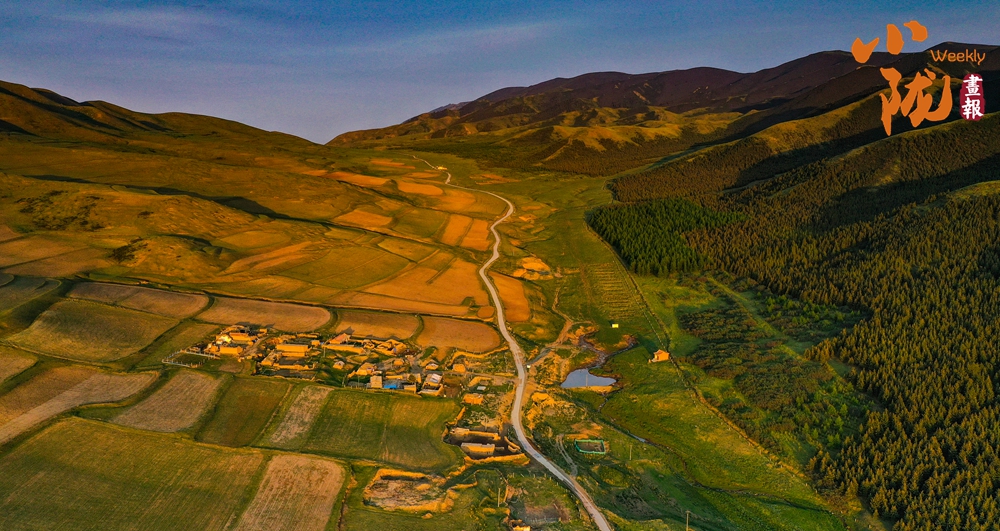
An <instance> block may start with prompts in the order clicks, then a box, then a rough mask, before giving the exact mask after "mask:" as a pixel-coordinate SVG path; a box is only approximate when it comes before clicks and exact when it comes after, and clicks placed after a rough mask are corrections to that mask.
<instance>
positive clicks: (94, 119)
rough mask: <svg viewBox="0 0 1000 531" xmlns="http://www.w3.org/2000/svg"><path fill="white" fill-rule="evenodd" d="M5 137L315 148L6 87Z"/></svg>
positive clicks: (188, 118) (209, 121)
mask: <svg viewBox="0 0 1000 531" xmlns="http://www.w3.org/2000/svg"><path fill="white" fill-rule="evenodd" d="M0 133H11V134H21V135H26V136H29V137H38V138H48V139H59V140H81V141H91V142H101V143H108V144H124V143H127V139H129V138H132V137H135V136H136V135H139V136H142V135H144V134H156V135H166V136H171V135H172V136H177V135H204V136H210V137H213V138H216V139H228V140H229V141H232V142H243V141H249V140H251V139H253V138H259V137H260V136H261V135H265V136H268V137H270V138H271V139H272V141H277V142H279V143H286V142H292V143H296V144H303V145H306V144H311V142H309V141H307V140H304V139H301V138H298V137H294V136H292V135H287V134H285V133H277V132H268V131H263V130H260V129H257V128H255V127H250V126H248V125H244V124H241V123H239V122H234V121H230V120H224V119H222V118H214V117H211V116H201V115H195V114H186V113H176V112H172V113H164V114H146V113H140V112H136V111H131V110H129V109H126V108H124V107H119V106H117V105H113V104H111V103H107V102H103V101H86V102H78V101H74V100H72V99H70V98H67V97H65V96H62V95H60V94H56V93H55V92H52V91H51V90H47V89H40V88H29V87H26V86H24V85H18V84H16V83H8V82H4V81H0Z"/></svg>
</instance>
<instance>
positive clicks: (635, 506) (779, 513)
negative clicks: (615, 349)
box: [533, 348, 843, 530]
mask: <svg viewBox="0 0 1000 531" xmlns="http://www.w3.org/2000/svg"><path fill="white" fill-rule="evenodd" d="M647 359H648V353H647V352H646V351H645V350H644V349H641V348H639V349H634V350H632V351H629V352H627V353H624V354H620V355H619V356H616V357H615V358H614V359H613V360H612V361H611V362H610V363H609V364H608V366H609V368H610V369H611V370H613V371H614V372H615V374H616V375H617V376H619V377H620V378H621V379H622V381H623V382H624V385H623V387H622V389H621V390H619V391H617V392H615V393H614V394H612V395H610V396H609V397H606V398H605V397H601V396H600V395H598V394H596V393H594V392H590V391H574V392H572V393H570V394H569V395H568V398H569V400H570V402H569V404H573V406H572V407H568V408H567V407H565V406H564V407H557V408H555V410H554V412H552V414H550V415H546V416H545V417H544V420H543V421H541V422H540V423H539V424H537V425H536V426H535V427H534V428H533V434H534V437H535V439H536V440H537V441H539V443H540V444H541V445H542V448H543V449H545V450H546V452H547V453H548V454H549V455H553V456H557V455H560V454H565V455H566V456H567V457H569V459H571V462H572V465H573V466H574V467H576V469H577V470H578V471H579V476H578V480H579V481H580V482H581V483H582V484H583V485H585V486H586V487H587V488H588V490H589V491H590V492H592V493H594V495H595V497H596V498H597V501H598V502H599V503H600V504H601V505H602V506H604V507H607V508H608V509H610V510H611V511H613V512H614V513H615V514H616V515H617V518H616V521H617V522H618V523H619V525H620V526H621V527H622V528H623V529H655V528H662V529H683V521H684V517H685V514H686V511H691V512H692V525H694V526H695V528H696V529H719V530H723V529H760V530H765V529H788V530H792V529H826V530H839V529H843V525H842V524H841V523H840V519H839V517H838V516H836V515H835V514H834V513H832V512H831V511H830V510H829V509H828V508H827V506H826V504H825V502H824V501H823V500H822V499H821V498H820V497H819V496H818V495H817V494H816V492H815V491H814V490H813V489H812V488H811V487H810V486H809V484H808V481H807V480H805V479H804V478H803V477H801V476H800V475H798V474H796V473H795V472H793V471H791V470H789V469H787V468H785V467H783V466H781V465H780V464H779V463H778V462H777V461H776V460H775V459H774V458H772V457H771V456H769V455H768V454H767V453H766V452H764V451H763V450H762V449H761V448H759V446H758V445H756V444H755V443H753V442H750V441H748V440H747V439H745V438H744V436H743V435H742V434H741V433H739V432H738V431H737V430H735V429H733V428H732V427H731V426H730V425H729V424H727V423H726V421H725V420H723V419H722V418H721V417H720V416H717V415H716V414H714V413H713V412H712V411H711V410H710V409H708V408H706V407H705V405H704V404H703V403H701V402H700V401H699V400H698V399H697V398H696V397H695V395H694V394H692V393H691V391H690V390H689V389H688V388H687V386H686V385H685V383H684V381H683V380H682V379H681V377H680V375H679V374H678V372H677V371H676V369H675V368H674V367H673V366H672V364H670V363H658V364H649V363H647ZM581 429H584V430H587V433H588V434H589V435H590V436H595V435H596V436H598V437H600V438H602V439H604V440H605V441H606V445H607V447H608V454H606V455H604V456H591V455H584V454H581V453H579V452H577V451H576V450H575V448H574V446H573V444H572V443H571V442H570V441H569V440H568V439H567V440H563V441H562V444H563V450H559V448H558V445H559V444H560V443H559V440H558V439H557V438H556V436H557V435H559V434H564V435H574V434H579V433H581V432H580V431H579V430H581ZM629 434H631V435H629ZM577 436H579V435H577ZM637 437H638V438H642V439H644V441H643V440H640V439H638V438H637ZM557 462H559V464H560V465H564V466H565V465H568V464H569V463H567V462H566V460H565V458H563V459H559V458H557Z"/></svg>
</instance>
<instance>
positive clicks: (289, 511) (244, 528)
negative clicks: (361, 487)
mask: <svg viewBox="0 0 1000 531" xmlns="http://www.w3.org/2000/svg"><path fill="white" fill-rule="evenodd" d="M343 482H344V469H343V468H341V467H340V465H338V464H337V463H334V462H333V461H328V460H326V459H317V458H315V457H306V456H304V455H278V456H275V457H274V459H271V462H270V463H268V465H267V472H266V473H265V475H264V479H263V480H262V481H261V484H260V488H259V489H257V494H256V495H255V496H254V498H253V501H252V502H250V506H249V507H247V510H246V511H245V512H244V513H243V516H242V517H240V521H239V524H237V526H236V528H235V531H285V530H287V531H299V530H301V531H323V529H325V528H326V524H327V522H328V521H329V520H330V511H331V510H332V509H333V504H334V503H335V502H336V501H337V494H338V493H340V486H341V485H342V484H343Z"/></svg>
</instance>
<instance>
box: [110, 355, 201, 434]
mask: <svg viewBox="0 0 1000 531" xmlns="http://www.w3.org/2000/svg"><path fill="white" fill-rule="evenodd" d="M220 382H221V380H219V379H218V378H212V377H211V376H208V375H207V374H204V373H199V372H194V371H186V370H185V371H181V372H179V373H177V374H176V375H174V377H173V378H171V379H170V381H169V382H167V383H166V385H164V386H163V387H161V388H159V389H157V390H156V392H155V393H153V394H152V395H151V396H150V397H149V398H147V399H145V400H143V401H142V402H139V403H138V404H136V405H134V406H132V407H131V408H129V409H128V410H127V411H125V412H124V413H122V414H121V415H118V416H117V417H115V418H114V420H113V422H115V423H116V424H121V425H122V426H129V427H132V428H139V429H141V430H151V431H161V432H174V431H180V430H183V429H185V428H189V427H191V426H192V425H193V424H194V423H195V422H196V421H197V420H198V418H199V417H201V415H202V414H203V413H204V412H205V410H206V409H207V408H208V406H209V404H210V403H211V401H212V397H213V396H215V391H216V389H218V388H219V383H220Z"/></svg>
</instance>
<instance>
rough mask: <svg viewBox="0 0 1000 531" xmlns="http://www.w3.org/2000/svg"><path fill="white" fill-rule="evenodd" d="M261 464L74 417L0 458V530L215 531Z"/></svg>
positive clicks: (246, 455)
mask: <svg viewBox="0 0 1000 531" xmlns="http://www.w3.org/2000/svg"><path fill="white" fill-rule="evenodd" d="M262 462H263V456H262V455H261V454H260V453H259V452H256V451H249V450H232V449H223V448H218V447H212V446H207V445H202V444H197V443H194V442H190V441H185V440H182V439H177V438H176V437H170V436H164V435H161V434H157V433H149V432H137V431H133V430H128V429H125V428H121V427H118V426H114V425H111V424H105V423H101V422H94V421H87V420H82V419H77V418H70V419H66V420H63V421H61V422H59V423H57V424H55V425H53V426H51V427H49V428H48V429H46V430H45V431H43V432H41V433H40V434H38V435H36V436H34V437H32V438H31V439H29V440H27V441H26V442H24V443H23V444H21V445H19V446H18V447H17V448H15V449H14V450H13V451H11V452H10V453H8V454H7V455H5V456H3V457H2V458H0V515H3V518H2V519H3V527H4V529H5V531H21V530H24V531H27V530H38V529H73V530H74V531H119V530H122V531H125V530H139V529H197V530H199V531H202V530H205V531H223V530H224V529H226V527H227V525H228V524H230V522H231V521H232V520H233V519H234V518H235V517H236V512H237V511H238V509H239V507H240V505H241V502H242V500H243V499H245V498H246V496H247V495H248V492H247V491H248V489H249V487H250V486H251V483H252V481H253V478H254V475H255V474H256V473H257V471H258V470H259V469H260V467H261V464H262Z"/></svg>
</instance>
